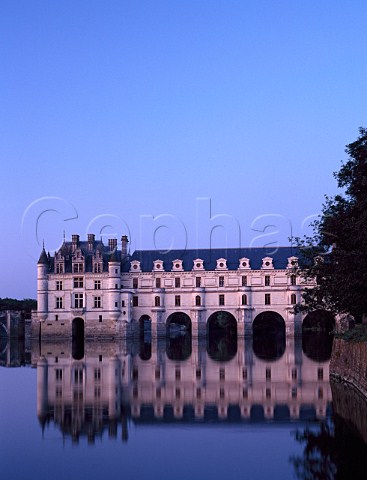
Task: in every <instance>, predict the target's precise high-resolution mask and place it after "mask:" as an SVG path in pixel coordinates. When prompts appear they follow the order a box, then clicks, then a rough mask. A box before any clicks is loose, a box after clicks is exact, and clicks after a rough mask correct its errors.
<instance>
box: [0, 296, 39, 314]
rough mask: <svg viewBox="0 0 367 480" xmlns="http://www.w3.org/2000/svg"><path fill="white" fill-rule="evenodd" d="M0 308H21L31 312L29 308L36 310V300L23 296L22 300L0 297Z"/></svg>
mask: <svg viewBox="0 0 367 480" xmlns="http://www.w3.org/2000/svg"><path fill="white" fill-rule="evenodd" d="M0 310H23V311H24V312H26V313H31V310H37V300H34V299H33V298H24V299H23V300H17V299H16V298H0Z"/></svg>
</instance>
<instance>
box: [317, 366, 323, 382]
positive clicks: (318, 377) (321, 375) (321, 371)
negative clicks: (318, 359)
mask: <svg viewBox="0 0 367 480" xmlns="http://www.w3.org/2000/svg"><path fill="white" fill-rule="evenodd" d="M323 379H324V369H323V368H318V369H317V380H323Z"/></svg>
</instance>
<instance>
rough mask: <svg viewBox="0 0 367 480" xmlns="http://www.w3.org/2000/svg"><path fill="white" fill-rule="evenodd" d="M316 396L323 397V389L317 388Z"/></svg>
mask: <svg viewBox="0 0 367 480" xmlns="http://www.w3.org/2000/svg"><path fill="white" fill-rule="evenodd" d="M317 397H318V398H323V397H324V391H323V389H322V388H319V389H318V391H317Z"/></svg>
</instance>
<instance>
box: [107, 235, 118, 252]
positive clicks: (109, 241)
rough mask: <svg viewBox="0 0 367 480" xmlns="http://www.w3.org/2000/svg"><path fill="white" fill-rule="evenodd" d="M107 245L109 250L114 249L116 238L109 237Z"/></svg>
mask: <svg viewBox="0 0 367 480" xmlns="http://www.w3.org/2000/svg"><path fill="white" fill-rule="evenodd" d="M108 247H109V249H110V252H112V251H113V250H115V248H116V247H117V238H109V239H108Z"/></svg>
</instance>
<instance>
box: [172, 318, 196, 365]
mask: <svg viewBox="0 0 367 480" xmlns="http://www.w3.org/2000/svg"><path fill="white" fill-rule="evenodd" d="M166 339H167V348H166V352H167V357H168V358H169V359H170V360H179V361H183V360H187V359H188V358H189V357H190V356H191V351H192V345H191V318H190V317H189V316H188V315H187V314H186V313H184V312H174V313H172V314H171V315H169V317H168V318H167V321H166Z"/></svg>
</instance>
